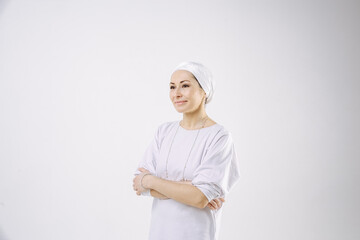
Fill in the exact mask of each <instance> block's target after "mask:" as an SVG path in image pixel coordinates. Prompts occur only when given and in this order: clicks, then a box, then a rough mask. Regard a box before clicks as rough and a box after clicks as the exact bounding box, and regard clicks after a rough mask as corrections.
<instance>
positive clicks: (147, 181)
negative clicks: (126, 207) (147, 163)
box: [142, 174, 155, 189]
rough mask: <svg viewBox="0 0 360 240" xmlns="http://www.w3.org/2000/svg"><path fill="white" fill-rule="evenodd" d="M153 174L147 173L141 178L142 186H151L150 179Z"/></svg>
mask: <svg viewBox="0 0 360 240" xmlns="http://www.w3.org/2000/svg"><path fill="white" fill-rule="evenodd" d="M154 177H155V176H153V175H151V174H147V175H145V176H144V177H143V179H142V186H143V187H144V188H149V189H151V186H152V184H151V183H152V179H153V178H154Z"/></svg>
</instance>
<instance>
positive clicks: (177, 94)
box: [169, 70, 206, 113]
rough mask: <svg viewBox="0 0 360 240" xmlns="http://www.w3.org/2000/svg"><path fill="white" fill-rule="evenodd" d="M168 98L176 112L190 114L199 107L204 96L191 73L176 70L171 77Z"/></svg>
mask: <svg viewBox="0 0 360 240" xmlns="http://www.w3.org/2000/svg"><path fill="white" fill-rule="evenodd" d="M169 96H170V100H171V102H172V103H173V105H174V107H175V109H176V111H178V112H180V113H190V112H194V111H196V110H197V109H198V108H199V107H201V105H202V102H204V101H205V97H206V94H205V91H204V90H203V89H202V88H201V87H200V85H199V83H198V82H197V81H196V79H195V78H194V76H193V75H192V73H190V72H188V71H186V70H177V71H175V72H174V73H173V74H172V76H171V81H170V94H169Z"/></svg>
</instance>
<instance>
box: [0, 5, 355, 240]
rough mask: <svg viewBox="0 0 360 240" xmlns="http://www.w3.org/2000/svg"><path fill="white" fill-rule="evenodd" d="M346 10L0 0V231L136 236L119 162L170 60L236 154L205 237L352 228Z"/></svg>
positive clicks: (158, 93)
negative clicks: (199, 69)
mask: <svg viewBox="0 0 360 240" xmlns="http://www.w3.org/2000/svg"><path fill="white" fill-rule="evenodd" d="M359 23H360V3H359V1H343V0H341V1H340V0H336V1H325V0H323V1H318V0H305V1H304V0H301V1H289V0H284V1H265V0H264V1H250V0H249V1H235V0H233V1H220V0H219V1H209V0H206V1H197V0H192V1H184V0H183V1H169V0H162V1H116V0H112V1H110V0H102V1H88V0H87V1H85V0H67V1H66V0H61V1H60V0H59V1H55V0H53V1H49V0H43V1H41V0H33V1H24V0H22V1H21V0H17V1H16V0H14V1H12V0H7V1H6V0H5V1H4V0H2V1H0V239H1V240H63V239H67V240H82V239H84V240H85V239H86V240H93V239H94V240H95V239H96V240H98V239H101V240H113V239H114V240H115V239H136V240H138V239H139V240H141V239H146V236H147V232H148V228H149V217H150V210H151V199H150V198H145V197H137V196H136V195H135V194H134V192H133V190H132V178H133V172H134V170H135V168H136V166H137V164H138V161H139V160H140V159H141V157H142V155H143V153H144V151H145V148H146V147H147V145H148V144H149V143H150V141H151V139H152V137H153V135H154V133H155V130H156V128H157V126H158V125H160V124H161V123H163V122H166V121H174V120H179V119H181V115H180V114H179V113H177V112H176V111H175V109H174V108H173V106H172V104H171V103H170V100H169V98H168V84H169V78H170V74H171V73H172V70H173V69H174V68H175V67H176V65H177V64H179V63H180V62H182V61H185V60H193V61H200V62H202V63H203V64H204V65H205V66H207V67H208V68H209V69H211V71H212V72H213V75H214V78H215V80H216V92H215V95H214V98H213V101H212V102H211V103H210V104H209V105H208V107H207V110H208V114H209V116H210V117H212V118H213V119H214V120H215V121H217V122H218V123H220V124H222V125H223V126H225V127H226V128H227V129H228V130H229V131H230V132H231V133H232V135H233V138H234V141H235V146H236V149H237V153H238V156H239V162H240V167H241V174H242V178H241V181H240V183H239V184H238V185H237V186H236V187H235V188H234V190H233V192H232V193H231V194H230V195H229V197H228V199H227V202H226V204H225V205H224V212H223V219H222V226H221V234H220V236H221V238H220V239H222V240H228V239H246V240H264V239H266V240H279V239H280V240H282V239H291V240H297V239H299V240H303V239H307V240H311V239H314V240H323V239H324V240H325V239H326V240H332V239H334V240H339V239H342V240H347V239H354V240H355V239H360V228H359V226H360V217H359V215H360V206H359V202H360V189H359V180H360V179H359V170H360V164H359V160H360V137H359V136H360V126H359V122H360V71H359V69H360V68H359V66H360V47H359V43H360V28H359ZM170 240H171V239H170Z"/></svg>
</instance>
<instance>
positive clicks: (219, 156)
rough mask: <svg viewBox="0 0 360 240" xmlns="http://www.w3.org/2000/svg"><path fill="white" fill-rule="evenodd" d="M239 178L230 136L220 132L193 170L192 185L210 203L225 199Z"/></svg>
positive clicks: (225, 132)
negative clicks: (215, 199)
mask: <svg viewBox="0 0 360 240" xmlns="http://www.w3.org/2000/svg"><path fill="white" fill-rule="evenodd" d="M239 177H240V172H239V166H238V160H237V155H236V151H235V147H234V144H233V140H232V137H231V134H230V133H229V132H227V131H220V132H219V133H218V134H217V135H216V137H215V138H214V139H213V142H212V143H211V145H210V146H209V147H208V149H207V150H206V153H205V156H204V159H203V160H202V163H201V164H200V166H199V167H198V168H197V169H196V170H195V174H194V179H193V180H192V184H193V185H194V186H196V187H197V188H199V189H200V191H202V192H203V193H204V195H205V196H206V197H207V199H208V200H209V201H211V200H212V199H214V198H219V197H225V196H226V195H227V194H228V193H229V191H230V190H231V188H232V187H233V186H234V185H235V183H236V182H237V181H238V180H239Z"/></svg>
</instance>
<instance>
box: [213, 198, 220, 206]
mask: <svg viewBox="0 0 360 240" xmlns="http://www.w3.org/2000/svg"><path fill="white" fill-rule="evenodd" d="M213 202H214V203H213V205H214V206H215V208H219V207H220V203H219V202H218V200H217V199H213Z"/></svg>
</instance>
